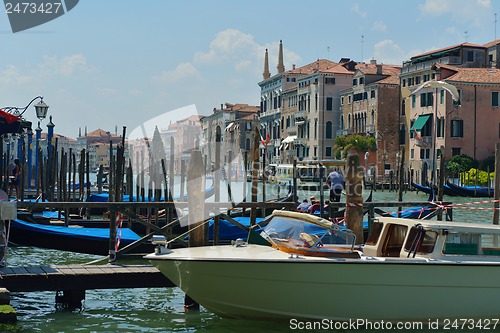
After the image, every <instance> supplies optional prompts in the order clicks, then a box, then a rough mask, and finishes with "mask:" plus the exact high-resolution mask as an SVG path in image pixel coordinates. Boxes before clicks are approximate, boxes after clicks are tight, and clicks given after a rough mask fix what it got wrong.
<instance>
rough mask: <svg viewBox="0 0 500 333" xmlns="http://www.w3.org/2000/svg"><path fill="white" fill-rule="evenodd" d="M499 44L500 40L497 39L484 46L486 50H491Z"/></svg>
mask: <svg viewBox="0 0 500 333" xmlns="http://www.w3.org/2000/svg"><path fill="white" fill-rule="evenodd" d="M497 44H500V39H495V40H493V41H491V42H489V43H486V44H484V45H483V46H484V47H486V48H490V47H492V46H495V45H497Z"/></svg>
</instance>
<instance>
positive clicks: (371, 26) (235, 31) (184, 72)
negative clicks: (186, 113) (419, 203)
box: [0, 0, 500, 138]
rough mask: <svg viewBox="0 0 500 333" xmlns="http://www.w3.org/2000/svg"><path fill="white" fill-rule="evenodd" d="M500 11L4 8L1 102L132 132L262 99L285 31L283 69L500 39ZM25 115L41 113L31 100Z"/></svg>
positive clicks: (405, 56)
mask: <svg viewBox="0 0 500 333" xmlns="http://www.w3.org/2000/svg"><path fill="white" fill-rule="evenodd" d="M496 13H498V14H500V1H497V0H416V1H401V0H357V1H356V0H355V1H337V0H316V1H313V2H308V1H303V0H302V1H297V0H266V1H263V0H252V1H249V0H241V1H235V0H183V1H179V0H175V1H174V0H148V1H144V0H142V1H140V0H81V1H80V2H79V3H78V4H77V6H76V7H74V8H73V9H72V10H71V11H69V12H67V13H65V14H64V15H62V16H60V17H58V18H56V19H54V20H52V21H50V22H47V23H45V24H42V25H40V26H37V27H34V28H31V29H29V30H25V31H21V32H17V33H13V32H12V30H11V27H10V24H9V20H8V18H7V14H6V13H5V12H4V13H0V48H1V54H0V108H2V107H4V106H17V107H24V106H26V104H27V103H28V102H29V101H30V100H31V99H32V98H33V97H35V96H39V95H41V96H43V97H44V101H45V103H47V105H49V115H51V116H52V117H53V118H52V121H53V123H54V124H55V129H54V130H55V132H56V133H58V134H61V135H65V136H69V137H71V138H76V137H77V136H78V134H79V131H80V130H81V131H82V133H84V130H85V128H87V130H88V132H90V131H93V130H95V129H98V128H101V129H103V130H106V131H110V132H112V133H115V131H116V129H117V132H118V133H119V134H121V133H122V128H123V126H126V128H127V131H128V132H127V133H130V131H132V130H133V129H134V128H136V127H138V126H141V124H143V123H145V122H147V121H148V120H150V119H152V118H154V117H157V116H159V115H161V114H163V113H165V112H169V111H171V110H174V109H179V108H183V107H186V106H188V105H195V107H196V110H197V113H198V114H202V115H207V114H210V113H211V112H212V110H213V109H214V108H219V107H220V105H221V104H222V103H226V102H228V103H246V104H250V105H259V103H260V88H259V86H258V82H260V81H261V80H262V72H263V63H264V53H265V49H269V62H270V71H271V75H274V74H276V62H277V57H278V56H277V54H278V45H279V41H280V40H282V41H283V46H284V62H285V70H287V69H291V68H292V64H295V65H296V66H297V67H298V66H303V65H306V64H308V63H311V62H314V61H316V60H317V59H320V58H321V59H329V60H332V61H337V62H338V61H339V60H340V59H341V58H350V59H353V60H355V61H366V62H368V61H370V60H371V59H375V60H377V62H378V63H385V64H396V65H401V64H402V63H403V61H405V60H409V59H410V57H412V56H414V55H418V54H420V53H423V52H427V51H430V50H434V49H439V48H442V47H446V46H450V45H455V44H459V43H463V42H466V41H467V42H470V43H476V44H484V43H487V42H490V41H492V40H494V39H495V38H496V35H497V32H496V30H497V28H496V25H497V23H496V22H495V20H496V16H495V14H496ZM498 19H500V16H498ZM498 38H500V31H499V32H498ZM24 116H25V118H26V119H27V120H30V121H33V122H34V123H36V121H37V119H36V115H35V111H34V108H32V107H30V109H29V110H27V111H26V113H25V114H24ZM47 122H48V119H46V120H44V121H43V122H42V124H41V127H42V129H43V131H44V132H45V131H46V129H47V127H46V124H47ZM167 126H168V124H166V123H162V124H158V128H159V129H165V128H166V127H167Z"/></svg>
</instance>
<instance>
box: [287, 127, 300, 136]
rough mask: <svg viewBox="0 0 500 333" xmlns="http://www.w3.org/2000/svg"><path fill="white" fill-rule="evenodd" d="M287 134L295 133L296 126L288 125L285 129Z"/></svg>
mask: <svg viewBox="0 0 500 333" xmlns="http://www.w3.org/2000/svg"><path fill="white" fill-rule="evenodd" d="M286 132H287V133H288V134H297V126H290V127H288V128H287V129H286Z"/></svg>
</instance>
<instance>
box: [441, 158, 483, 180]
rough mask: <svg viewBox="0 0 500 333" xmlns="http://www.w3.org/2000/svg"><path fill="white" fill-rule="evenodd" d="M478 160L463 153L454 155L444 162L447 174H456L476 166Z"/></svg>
mask: <svg viewBox="0 0 500 333" xmlns="http://www.w3.org/2000/svg"><path fill="white" fill-rule="evenodd" d="M478 164H479V163H478V161H477V160H475V159H473V158H472V157H470V156H467V155H465V154H461V155H455V156H453V157H452V158H450V160H449V161H448V163H447V164H446V171H447V172H448V173H449V174H452V175H456V174H460V173H462V172H466V171H469V170H470V169H472V168H477V166H478Z"/></svg>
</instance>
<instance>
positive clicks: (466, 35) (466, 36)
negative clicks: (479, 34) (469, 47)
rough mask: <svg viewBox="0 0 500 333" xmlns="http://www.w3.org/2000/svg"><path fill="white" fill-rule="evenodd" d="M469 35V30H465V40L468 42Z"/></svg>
mask: <svg viewBox="0 0 500 333" xmlns="http://www.w3.org/2000/svg"><path fill="white" fill-rule="evenodd" d="M468 37H469V35H468V34H467V30H465V42H466V43H467V38H468Z"/></svg>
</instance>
